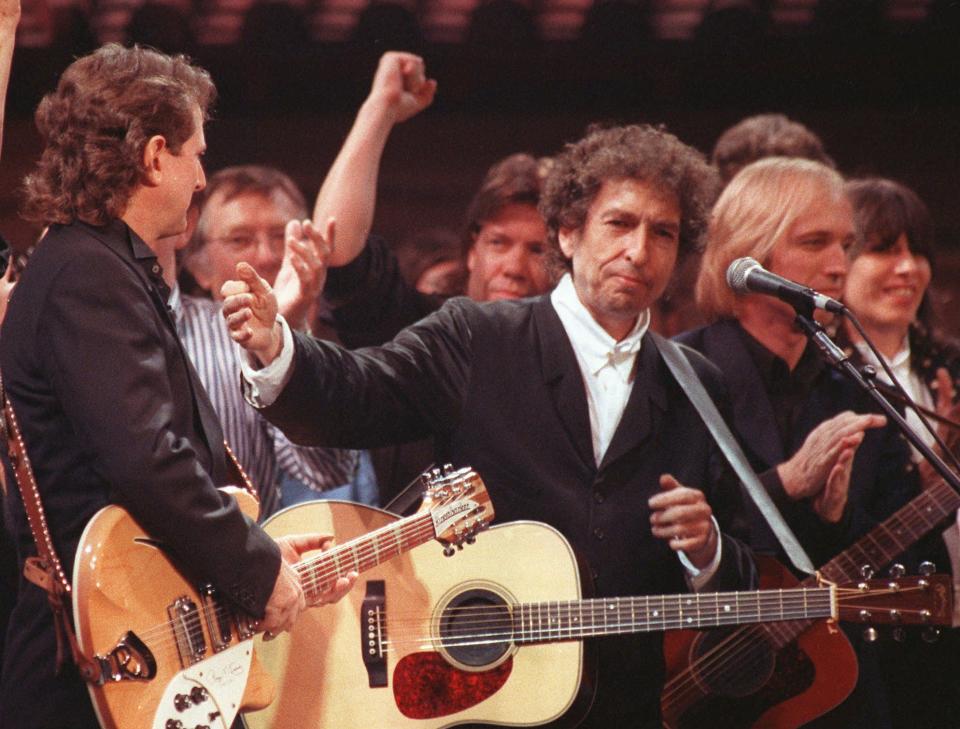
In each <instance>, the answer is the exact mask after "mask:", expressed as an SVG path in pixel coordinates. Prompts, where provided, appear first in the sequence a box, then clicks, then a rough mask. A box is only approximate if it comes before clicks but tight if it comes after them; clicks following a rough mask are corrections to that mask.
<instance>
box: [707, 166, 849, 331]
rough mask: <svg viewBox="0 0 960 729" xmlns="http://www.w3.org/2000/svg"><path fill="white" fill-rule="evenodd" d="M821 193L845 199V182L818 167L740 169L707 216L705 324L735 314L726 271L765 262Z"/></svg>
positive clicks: (748, 167) (835, 173) (833, 173)
mask: <svg viewBox="0 0 960 729" xmlns="http://www.w3.org/2000/svg"><path fill="white" fill-rule="evenodd" d="M823 192H827V194H828V195H830V196H831V197H834V198H842V197H843V194H844V193H843V178H842V177H841V176H840V175H839V174H838V173H837V172H836V171H835V170H833V169H830V168H829V167H827V166H826V165H823V164H821V163H820V162H814V161H811V160H805V159H796V158H792V159H787V158H785V157H769V158H767V159H762V160H759V161H758V162H754V163H753V164H750V165H747V166H746V167H744V168H743V169H742V170H741V171H740V172H739V173H737V175H736V176H735V177H734V178H733V179H732V180H731V181H730V184H728V185H727V187H726V188H725V189H724V191H723V192H722V193H721V194H720V198H719V199H718V200H717V203H716V205H714V207H713V212H712V213H711V216H710V225H709V228H708V230H707V245H706V248H705V249H704V253H703V260H702V262H701V264H700V273H699V275H698V276H697V284H696V289H695V292H696V299H697V305H698V306H699V307H700V313H701V314H703V316H704V317H706V319H707V320H708V321H715V320H717V319H720V318H723V317H734V316H735V315H736V304H737V300H738V295H737V294H734V293H733V291H731V290H730V287H729V286H728V285H727V281H726V273H727V268H728V267H729V266H730V264H731V263H733V261H735V260H736V259H738V258H742V257H744V256H750V257H751V258H755V259H757V261H759V262H760V264H761V265H766V264H767V263H768V262H769V258H770V254H771V252H772V251H773V249H774V247H775V246H776V245H777V244H778V243H779V242H780V241H781V240H783V239H784V237H785V236H786V235H787V233H788V232H789V230H790V228H791V227H792V226H793V224H794V223H795V222H796V220H797V218H798V217H799V216H800V215H801V214H803V212H804V211H806V210H807V209H808V208H809V207H810V205H811V204H812V203H813V202H814V200H815V198H816V197H817V196H818V195H820V194H821V193H823Z"/></svg>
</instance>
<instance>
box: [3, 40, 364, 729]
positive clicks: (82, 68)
mask: <svg viewBox="0 0 960 729" xmlns="http://www.w3.org/2000/svg"><path fill="white" fill-rule="evenodd" d="M213 94H214V88H213V84H212V82H211V81H210V78H209V76H208V75H207V73H206V72H205V71H203V70H201V69H198V68H196V67H192V66H190V65H189V64H188V63H187V62H186V61H185V60H184V59H183V58H182V57H178V58H170V57H168V56H164V55H162V54H160V53H157V52H154V51H148V50H144V49H136V48H135V49H123V48H121V47H119V46H105V47H104V48H102V49H100V50H99V51H97V52H95V53H93V54H92V55H90V56H87V57H85V58H82V59H80V60H78V61H76V62H75V63H73V64H72V65H71V66H70V67H69V68H68V69H67V70H66V71H65V72H64V74H63V77H62V78H61V80H60V83H59V86H58V88H57V90H56V91H55V92H53V93H51V94H49V95H48V96H47V97H45V98H44V100H43V101H42V102H41V104H40V107H39V108H38V110H37V124H38V127H39V128H40V131H41V133H42V134H43V136H44V137H45V140H46V148H45V150H44V153H43V157H42V158H41V161H40V163H39V165H38V168H37V169H36V171H35V172H34V173H33V174H32V175H31V176H30V177H28V178H27V181H26V188H27V207H26V212H27V213H28V215H30V216H31V217H33V218H34V219H36V220H39V221H42V222H44V223H46V224H49V225H50V230H49V232H48V233H47V235H46V236H45V237H44V239H43V240H42V241H41V242H40V243H39V244H38V246H37V249H36V252H35V254H34V256H33V257H32V258H31V260H30V262H29V264H28V265H27V267H26V270H25V271H24V273H23V275H22V278H21V280H20V282H19V284H18V285H17V288H16V289H15V292H14V294H13V296H12V297H11V300H10V306H9V309H8V312H7V317H6V320H5V322H4V326H3V335H2V349H0V365H2V369H3V374H4V378H5V379H4V384H5V386H6V390H7V395H8V396H9V399H10V401H11V403H12V405H13V408H14V410H15V412H16V413H17V416H18V420H19V422H20V425H21V430H22V434H23V438H24V441H25V443H26V447H27V451H28V454H29V456H30V458H31V461H32V464H33V471H34V473H35V476H36V482H37V485H38V489H39V493H40V497H41V499H42V502H43V505H44V507H45V510H46V515H47V522H48V526H49V532H50V536H51V537H52V540H53V544H54V547H55V549H56V551H57V553H58V555H59V557H60V559H61V561H62V562H63V564H64V566H65V569H67V570H68V573H69V570H70V566H71V565H72V563H73V559H74V554H75V552H76V550H77V547H78V544H79V540H80V536H81V533H82V531H83V529H84V527H85V525H86V524H87V522H88V521H89V519H90V518H91V517H92V516H93V515H94V514H95V513H96V512H97V511H98V510H99V509H101V508H102V507H104V506H106V505H107V504H111V503H112V504H118V505H120V506H122V507H124V508H125V509H127V510H128V511H129V513H130V514H131V515H132V516H133V517H134V518H135V519H136V520H137V521H138V522H139V524H140V525H141V526H142V527H143V528H144V529H145V530H146V531H147V533H148V534H150V535H151V536H152V537H154V538H156V539H158V540H160V541H161V542H162V543H163V544H164V545H165V547H166V548H167V549H168V550H169V552H170V553H171V554H172V555H173V556H174V557H175V558H177V559H178V560H179V561H180V562H181V564H182V566H183V568H184V570H186V572H187V574H189V575H190V576H191V577H195V578H197V579H198V580H202V581H204V582H210V583H212V584H213V585H214V586H215V587H217V588H218V589H219V590H220V592H221V594H222V595H223V596H224V597H225V598H226V599H227V600H229V601H230V602H231V603H233V604H234V605H235V606H236V607H237V608H239V609H240V610H242V611H245V612H246V613H248V614H250V615H251V616H253V617H255V618H259V619H262V620H261V627H262V628H263V629H265V630H267V631H271V632H277V631H281V630H284V629H287V628H288V627H289V626H290V625H292V623H293V621H294V620H295V619H296V616H297V615H298V614H299V612H300V611H301V610H302V609H304V607H305V598H304V593H303V590H302V588H301V586H300V584H299V580H298V578H297V577H296V573H295V571H294V570H293V567H292V566H291V565H292V563H293V562H295V561H296V560H297V559H298V557H299V552H300V551H301V550H304V549H316V548H319V547H320V546H321V545H322V544H323V542H324V537H322V536H321V535H310V536H304V537H301V538H291V539H290V540H288V541H287V542H286V543H281V544H278V543H276V542H274V541H273V540H272V539H271V538H270V537H269V536H267V535H266V534H265V533H264V532H263V531H262V530H261V529H260V528H259V527H257V526H256V525H255V524H254V523H253V522H252V521H251V520H250V519H249V518H247V517H246V516H244V515H243V514H242V513H241V511H240V510H239V508H238V506H237V503H236V501H234V500H233V499H232V498H231V497H229V496H227V495H225V494H224V493H223V492H221V491H219V490H218V489H217V488H216V487H217V486H221V485H225V484H226V483H227V482H228V470H227V459H226V453H225V449H224V446H223V435H222V433H221V430H220V427H219V425H218V423H217V419H216V415H215V413H214V412H213V410H212V407H211V405H210V402H209V400H208V399H207V396H206V394H205V393H204V391H203V388H202V387H201V385H200V384H199V382H198V380H197V377H196V374H195V372H194V370H193V368H192V367H191V365H190V363H189V360H188V359H187V357H186V356H185V354H184V352H183V349H182V347H181V344H180V342H179V340H178V339H177V337H176V334H175V330H174V324H173V321H172V319H171V316H170V314H169V311H168V309H167V298H166V297H167V294H168V293H169V289H168V288H167V283H168V281H165V280H164V278H163V275H164V273H166V274H167V275H168V276H172V275H173V272H172V271H168V272H164V271H163V270H162V269H161V266H160V265H159V264H158V262H157V259H158V257H160V258H164V256H165V255H167V254H168V253H170V252H169V251H164V250H163V247H164V246H165V245H171V243H169V241H171V240H173V239H174V238H172V237H175V236H177V234H179V233H182V232H183V230H184V229H185V226H186V211H187V207H188V205H189V203H190V199H191V196H192V195H193V193H194V192H195V191H196V190H199V189H202V188H203V186H204V184H205V178H204V173H203V168H202V165H201V163H200V157H201V155H202V154H203V152H204V149H205V142H204V137H203V120H204V118H205V115H206V110H207V107H208V104H209V103H210V101H211V100H212V97H213ZM7 467H8V471H7V474H8V479H7V480H8V483H10V484H11V485H12V484H13V483H14V481H13V479H12V473H11V472H10V470H9V465H8V466H7ZM7 505H8V507H9V511H10V517H11V522H12V526H13V529H14V538H15V540H16V542H17V552H18V557H19V560H20V564H21V567H22V565H23V563H24V561H25V560H26V559H27V558H28V557H30V556H31V555H35V554H36V553H37V550H36V547H35V545H34V543H33V538H32V535H31V532H30V528H29V525H28V523H27V518H26V514H25V510H24V505H23V503H22V501H21V500H20V498H19V493H18V492H17V489H16V488H15V487H14V488H11V491H10V494H9V497H8V500H7ZM120 577H121V576H119V575H118V576H117V578H120ZM127 577H129V578H130V579H131V580H133V581H134V582H135V579H136V576H135V575H129V576H127ZM348 582H349V580H346V581H344V582H341V583H340V584H339V586H338V587H339V590H337V592H336V594H339V593H340V592H342V591H343V590H344V588H346V587H347V583H348ZM143 587H144V588H147V587H149V586H146V585H144V586H143ZM336 594H329V595H326V596H324V598H323V599H324V600H326V599H329V598H333V597H335V596H336ZM46 602H47V600H46V596H45V594H44V592H43V591H42V590H41V589H40V588H39V587H37V586H36V585H34V584H33V583H31V582H28V581H27V580H26V579H24V578H21V580H20V585H19V594H18V599H17V603H16V606H15V607H14V611H13V615H12V617H11V620H10V625H9V630H8V634H7V648H8V650H7V652H6V654H5V663H4V666H3V673H2V677H0V716H2V717H3V725H4V727H24V728H27V727H30V728H37V729H53V728H57V729H64V728H67V727H95V726H97V722H96V719H95V717H94V714H93V709H92V706H91V703H90V700H89V697H88V696H87V693H86V691H85V687H84V684H83V682H82V680H81V679H80V678H79V676H78V674H77V672H76V671H75V670H73V667H66V670H64V671H62V672H58V671H57V667H56V660H55V656H56V654H57V647H58V646H57V640H56V636H55V632H54V625H53V619H52V615H51V610H50V608H49V607H48V606H47V604H46ZM118 637H119V635H118Z"/></svg>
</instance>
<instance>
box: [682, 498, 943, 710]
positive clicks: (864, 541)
mask: <svg viewBox="0 0 960 729" xmlns="http://www.w3.org/2000/svg"><path fill="white" fill-rule="evenodd" d="M944 485H945V484H944ZM941 490H943V489H941ZM926 495H927V496H928V497H929V498H928V499H926V500H927V501H929V500H930V499H936V498H940V499H941V500H943V501H946V497H947V496H951V497H955V494H953V493H952V490H951V491H950V492H949V493H944V494H941V495H939V496H938V495H937V494H936V493H931V492H927V494H926ZM919 498H920V497H918V499H915V500H914V501H918V500H919ZM953 500H954V501H955V500H956V499H955V498H954V499H953ZM934 505H935V506H938V509H937V510H931V507H930V506H926V507H923V506H921V505H920V504H916V503H914V502H910V503H909V504H907V505H906V506H904V507H902V508H901V509H900V510H899V511H897V512H896V513H895V514H894V515H893V516H891V517H889V518H888V519H887V520H886V521H885V522H884V523H883V524H881V525H879V526H878V527H876V528H875V529H874V530H873V532H870V533H868V534H867V535H866V536H865V537H863V538H861V539H860V540H859V541H857V542H856V543H855V544H853V545H851V546H850V547H849V548H847V549H846V550H845V551H844V552H842V553H841V554H840V555H838V556H837V557H835V558H834V559H833V560H831V561H830V563H828V565H827V566H826V567H825V568H824V572H828V571H829V570H836V571H838V572H839V573H841V574H842V575H847V574H848V570H846V569H844V568H843V566H842V565H843V563H844V562H846V563H847V564H848V565H849V567H850V568H852V570H853V571H854V572H856V571H858V566H859V564H863V563H879V564H885V563H886V562H889V561H890V560H891V559H893V558H894V557H895V556H896V555H897V554H899V553H900V552H902V551H903V550H904V549H906V548H908V547H909V546H911V545H912V544H914V543H915V542H916V540H917V539H918V538H919V536H914V535H920V536H922V535H923V534H925V533H926V532H927V531H929V530H930V529H931V528H932V527H933V525H935V524H936V523H937V522H938V521H939V519H938V518H937V512H938V511H943V506H942V505H938V504H936V503H935V504H934ZM925 509H926V510H927V511H928V512H929V513H930V516H931V517H932V518H927V516H926V515H925V514H924V510H925ZM946 513H947V512H946V511H944V514H941V515H940V516H941V517H942V516H944V515H946ZM904 528H906V529H907V530H908V532H909V533H910V534H909V536H910V538H908V540H907V542H906V543H905V544H904V543H902V542H901V541H900V540H898V539H896V538H895V536H894V534H895V533H901V532H902V530H903V529H904ZM898 530H900V531H898ZM874 532H879V535H878V536H874ZM883 538H886V540H889V541H890V542H892V543H893V544H892V545H890V546H889V547H888V546H884V544H882V543H881V541H880V539H883ZM870 542H872V543H873V545H874V546H875V547H876V548H878V549H879V550H880V551H881V552H882V556H881V559H879V560H875V559H872V558H871V557H870V554H869V551H868V547H869V543H870ZM857 552H859V553H860V555H862V557H863V558H862V559H861V560H857V559H856V554H855V553H857ZM811 624H812V622H810V621H803V622H800V623H799V624H792V625H791V624H779V625H777V624H771V625H770V626H765V627H762V628H759V629H757V628H755V626H751V627H754V629H753V630H750V629H749V628H746V629H742V630H739V631H735V632H734V633H733V634H732V635H731V636H730V637H729V638H728V639H727V640H725V641H722V642H721V643H719V644H718V645H717V646H715V647H714V648H713V649H712V650H711V651H709V652H708V653H706V654H704V656H701V657H699V658H698V659H697V660H696V661H694V662H692V663H690V664H689V665H687V666H685V667H684V668H683V670H681V671H680V672H678V673H677V674H676V675H675V676H673V677H672V678H671V679H670V680H669V681H668V682H667V683H666V685H665V686H664V691H663V705H664V707H665V708H666V707H668V706H669V708H671V709H672V708H674V705H675V704H676V703H677V702H679V701H680V699H681V698H688V697H689V696H690V695H691V694H697V695H699V694H701V693H702V691H701V690H700V689H699V688H698V685H699V684H701V683H703V682H704V680H706V681H707V682H708V683H709V680H710V679H712V678H715V677H716V676H717V675H719V674H720V673H721V672H729V671H730V670H731V669H740V670H745V669H748V668H749V667H751V666H752V665H755V658H751V657H750V656H747V657H746V660H744V656H743V655H742V654H738V653H734V654H733V655H731V653H732V652H733V651H739V650H740V649H742V648H746V649H749V648H750V647H751V646H752V645H753V644H754V636H755V634H756V633H757V632H763V633H767V634H768V635H770V637H771V638H772V642H773V643H774V649H775V650H779V649H780V648H781V647H783V646H784V645H787V644H788V643H789V642H791V641H792V640H795V639H796V638H797V637H798V636H799V635H800V634H801V633H803V632H804V631H805V630H807V629H808V628H809V627H810V625H811ZM778 642H779V645H777V643H778Z"/></svg>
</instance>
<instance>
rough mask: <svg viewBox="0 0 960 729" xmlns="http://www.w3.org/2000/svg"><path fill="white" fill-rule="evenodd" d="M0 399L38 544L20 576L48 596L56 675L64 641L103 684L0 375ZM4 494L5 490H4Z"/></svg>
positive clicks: (235, 468)
mask: <svg viewBox="0 0 960 729" xmlns="http://www.w3.org/2000/svg"><path fill="white" fill-rule="evenodd" d="M0 400H2V402H3V410H2V413H0V437H2V438H3V439H5V440H6V442H7V455H8V456H9V458H10V464H11V465H12V466H13V475H14V479H15V480H16V482H17V487H18V488H19V489H20V496H21V497H22V499H23V506H24V510H25V511H26V513H27V521H28V522H29V523H30V531H31V532H32V533H33V541H34V542H35V543H36V545H37V556H36V557H28V558H27V560H26V562H25V563H24V565H23V576H24V577H26V578H27V579H28V580H30V582H32V583H33V584H34V585H36V586H37V587H39V588H40V589H41V590H43V591H44V592H46V593H47V602H49V603H50V609H51V610H52V611H53V625H54V629H55V631H56V636H57V672H58V673H59V672H60V670H61V669H62V668H63V664H64V663H65V652H64V647H63V646H64V643H65V642H66V643H67V644H68V645H69V646H70V654H71V656H72V657H73V662H74V663H75V664H76V666H77V668H78V670H79V672H80V676H81V677H82V678H83V679H84V680H85V681H88V682H90V683H93V684H96V685H102V684H103V683H104V682H105V681H106V678H107V677H106V676H104V667H103V666H102V665H101V664H100V663H99V662H98V661H96V660H94V659H91V658H89V657H87V656H86V655H84V653H83V652H82V651H81V650H80V645H79V644H78V643H77V636H76V633H75V632H74V630H73V621H72V620H71V619H70V615H69V611H68V607H67V606H68V605H69V604H70V599H71V597H70V595H71V592H72V588H71V586H70V581H69V580H68V579H67V575H66V572H64V569H63V564H62V563H61V562H60V558H59V557H58V556H57V552H56V549H55V548H54V546H53V539H52V537H51V536H50V529H49V527H48V526H47V517H46V513H45V512H44V510H43V502H42V501H41V500H40V491H39V489H38V488H37V481H36V478H34V475H33V468H32V467H31V465H30V457H29V456H28V455H27V448H26V445H25V444H24V442H23V435H21V433H20V426H19V424H18V423H17V416H16V414H15V413H14V412H13V405H12V404H11V403H10V400H9V399H8V398H7V393H6V390H5V389H4V387H3V376H2V375H0ZM223 446H224V448H225V449H226V452H227V470H228V473H230V475H231V476H235V477H237V480H238V482H239V483H240V484H241V485H242V486H243V488H244V489H245V490H246V491H248V492H249V493H250V494H251V495H252V496H253V497H254V498H255V499H256V498H257V492H256V489H255V488H254V487H253V483H252V482H251V481H250V478H249V476H247V474H246V472H245V471H244V470H243V466H241V465H240V463H239V461H237V458H236V456H235V455H234V453H233V450H232V449H231V448H230V446H229V445H228V444H227V442H226V441H224V442H223ZM5 494H6V490H5V489H4V495H5Z"/></svg>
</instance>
